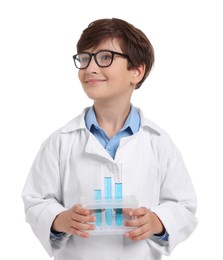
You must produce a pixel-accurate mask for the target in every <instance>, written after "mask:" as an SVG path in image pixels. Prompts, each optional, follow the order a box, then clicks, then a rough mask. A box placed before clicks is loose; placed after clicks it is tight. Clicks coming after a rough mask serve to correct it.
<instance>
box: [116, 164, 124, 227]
mask: <svg viewBox="0 0 223 260" xmlns="http://www.w3.org/2000/svg"><path fill="white" fill-rule="evenodd" d="M115 200H116V201H122V167H121V165H118V167H117V169H116V171H115ZM115 224H116V225H117V226H122V224H123V215H122V209H121V208H118V209H116V210H115Z"/></svg>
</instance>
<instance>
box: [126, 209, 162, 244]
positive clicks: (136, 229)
mask: <svg viewBox="0 0 223 260" xmlns="http://www.w3.org/2000/svg"><path fill="white" fill-rule="evenodd" d="M128 215H129V216H130V217H132V219H131V220H126V221H125V223H124V224H125V226H127V227H133V229H132V230H131V231H128V232H127V233H125V237H127V238H129V239H132V240H143V239H146V238H149V237H150V236H152V235H154V234H161V233H163V232H164V227H163V224H162V222H161V221H160V219H159V218H158V217H157V215H156V214H155V213H153V212H151V211H150V210H149V209H147V208H145V207H141V208H138V209H130V210H129V212H128Z"/></svg>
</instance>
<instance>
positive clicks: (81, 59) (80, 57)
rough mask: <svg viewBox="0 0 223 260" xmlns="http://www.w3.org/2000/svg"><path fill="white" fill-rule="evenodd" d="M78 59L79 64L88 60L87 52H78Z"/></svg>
mask: <svg viewBox="0 0 223 260" xmlns="http://www.w3.org/2000/svg"><path fill="white" fill-rule="evenodd" d="M78 59H79V62H80V63H81V64H86V63H88V62H89V59H90V56H89V55H87V54H79V56H78Z"/></svg>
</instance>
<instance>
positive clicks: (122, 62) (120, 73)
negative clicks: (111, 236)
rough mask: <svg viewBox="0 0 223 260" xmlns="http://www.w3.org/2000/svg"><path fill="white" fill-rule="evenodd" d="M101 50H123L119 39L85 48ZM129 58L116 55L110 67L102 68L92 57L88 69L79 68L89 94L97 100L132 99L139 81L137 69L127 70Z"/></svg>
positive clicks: (82, 82)
mask: <svg viewBox="0 0 223 260" xmlns="http://www.w3.org/2000/svg"><path fill="white" fill-rule="evenodd" d="M100 50H111V51H116V52H121V53H122V51H121V48H120V45H119V42H118V40H117V39H113V40H112V39H109V40H106V41H104V42H102V43H101V44H100V45H99V46H98V47H97V48H91V49H88V50H84V51H86V52H90V53H95V52H97V51H100ZM127 63H128V60H127V59H126V58H124V57H122V56H119V55H115V56H114V60H113V63H112V64H111V65H110V66H109V67H105V68H101V67H99V66H98V65H97V64H96V63H95V60H94V58H93V57H92V59H91V62H90V64H89V66H88V67H87V68H86V69H81V70H79V73H78V76H79V79H80V82H81V84H82V86H83V89H84V91H85V93H86V94H87V96H88V97H89V98H91V99H93V100H94V101H95V102H106V104H108V102H113V101H115V102H116V103H117V102H125V101H127V100H130V98H131V95H132V91H133V90H134V88H135V84H136V83H137V82H136V81H137V79H136V76H135V75H136V72H137V71H135V70H127Z"/></svg>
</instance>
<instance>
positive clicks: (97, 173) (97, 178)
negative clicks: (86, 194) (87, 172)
mask: <svg viewBox="0 0 223 260" xmlns="http://www.w3.org/2000/svg"><path fill="white" fill-rule="evenodd" d="M94 200H95V201H96V202H98V201H101V167H100V165H99V164H95V165H94ZM94 215H95V217H96V223H95V224H96V226H101V225H102V211H101V209H95V211H94Z"/></svg>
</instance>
